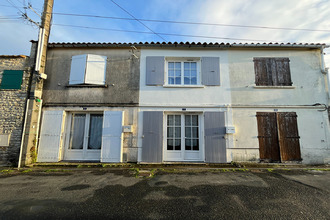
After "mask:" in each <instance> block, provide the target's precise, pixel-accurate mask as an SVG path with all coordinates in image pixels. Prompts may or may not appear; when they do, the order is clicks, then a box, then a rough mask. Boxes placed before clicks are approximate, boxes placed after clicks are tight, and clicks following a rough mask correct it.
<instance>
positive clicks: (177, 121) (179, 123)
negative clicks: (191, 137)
mask: <svg viewBox="0 0 330 220" xmlns="http://www.w3.org/2000/svg"><path fill="white" fill-rule="evenodd" d="M175 125H176V126H181V115H175Z"/></svg>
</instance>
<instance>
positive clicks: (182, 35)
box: [53, 24, 269, 41]
mask: <svg viewBox="0 0 330 220" xmlns="http://www.w3.org/2000/svg"><path fill="white" fill-rule="evenodd" d="M53 25H56V26H65V27H75V28H86V29H95V30H106V31H119V32H130V33H140V34H155V33H152V32H146V31H131V30H119V29H110V28H97V27H88V26H79V25H68V24H53ZM156 34H159V35H169V36H180V37H198V38H210V39H224V40H245V41H269V40H255V39H244V38H231V37H211V36H202V35H189V34H171V33H156Z"/></svg>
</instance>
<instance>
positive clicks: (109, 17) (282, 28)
mask: <svg viewBox="0 0 330 220" xmlns="http://www.w3.org/2000/svg"><path fill="white" fill-rule="evenodd" d="M0 6H3V7H12V8H16V7H13V6H9V5H0ZM21 8H24V7H21ZM52 14H55V15H63V16H77V17H93V18H105V19H116V20H129V21H134V20H135V21H136V20H138V21H146V22H158V23H173V24H186V25H205V26H224V27H239V28H255V29H273V30H288V31H317V32H330V30H326V29H309V28H288V27H270V26H257V25H240V24H220V23H206V22H189V21H170V20H156V19H143V18H122V17H112V16H100V15H88V14H72V13H60V12H53V13H52Z"/></svg>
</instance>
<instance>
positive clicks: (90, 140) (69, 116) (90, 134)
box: [37, 43, 140, 162]
mask: <svg viewBox="0 0 330 220" xmlns="http://www.w3.org/2000/svg"><path fill="white" fill-rule="evenodd" d="M138 56H139V52H138V51H136V50H135V48H134V47H131V45H128V44H124V45H121V44H97V43H53V44H49V46H48V52H47V64H46V73H47V75H48V78H47V80H45V83H44V90H43V116H42V123H41V130H40V142H39V149H38V158H37V161H38V162H58V161H62V160H65V161H101V162H125V161H133V162H134V161H136V160H137V147H136V146H137V145H136V142H137V128H136V125H137V115H138V102H139V72H140V60H139V59H138Z"/></svg>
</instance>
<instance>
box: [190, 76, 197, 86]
mask: <svg viewBox="0 0 330 220" xmlns="http://www.w3.org/2000/svg"><path fill="white" fill-rule="evenodd" d="M191 85H197V78H196V77H192V78H191Z"/></svg>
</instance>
